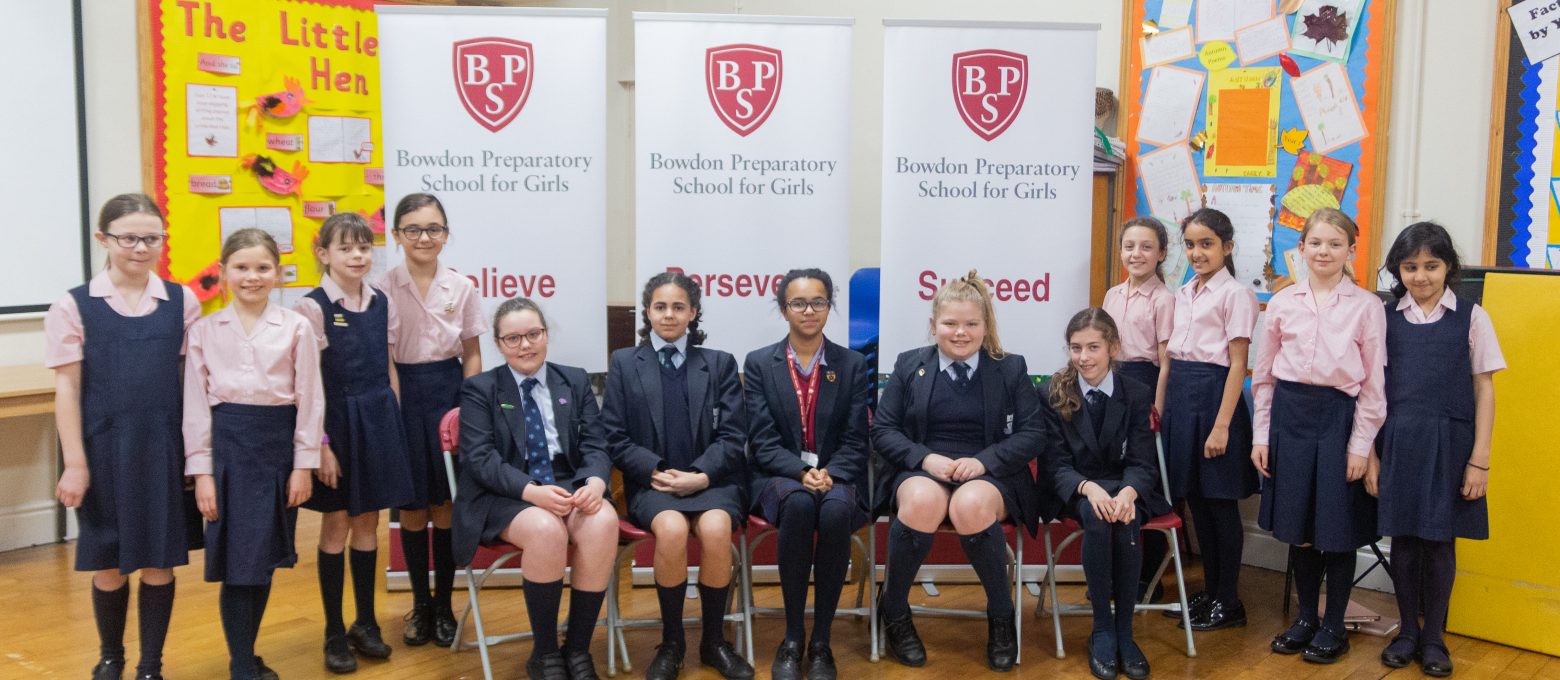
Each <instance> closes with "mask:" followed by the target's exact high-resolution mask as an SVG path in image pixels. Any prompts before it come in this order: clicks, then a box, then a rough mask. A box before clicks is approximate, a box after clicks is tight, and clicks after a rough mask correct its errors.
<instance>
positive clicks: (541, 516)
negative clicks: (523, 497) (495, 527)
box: [509, 508, 569, 552]
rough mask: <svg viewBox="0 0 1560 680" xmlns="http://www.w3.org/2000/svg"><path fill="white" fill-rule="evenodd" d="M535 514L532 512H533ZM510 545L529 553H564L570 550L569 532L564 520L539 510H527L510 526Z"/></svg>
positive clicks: (516, 517) (517, 516) (516, 516)
mask: <svg viewBox="0 0 1560 680" xmlns="http://www.w3.org/2000/svg"><path fill="white" fill-rule="evenodd" d="M533 510H534V511H535V512H532V511H533ZM509 537H510V539H511V540H510V543H512V544H514V545H515V547H518V548H522V549H525V550H527V551H536V550H544V551H553V550H556V551H559V552H561V551H563V550H565V549H566V548H568V543H569V531H568V528H567V527H565V526H564V525H563V520H561V519H559V518H558V516H557V515H554V514H552V513H550V512H547V511H545V510H541V509H539V508H527V509H526V510H525V511H523V512H521V513H520V514H518V515H515V519H514V521H513V522H510V524H509Z"/></svg>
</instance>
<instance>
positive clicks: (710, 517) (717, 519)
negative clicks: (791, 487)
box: [699, 494, 794, 545]
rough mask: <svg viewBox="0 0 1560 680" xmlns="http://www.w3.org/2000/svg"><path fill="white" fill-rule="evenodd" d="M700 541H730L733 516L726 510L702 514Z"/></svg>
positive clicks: (710, 542) (706, 542)
mask: <svg viewBox="0 0 1560 680" xmlns="http://www.w3.org/2000/svg"><path fill="white" fill-rule="evenodd" d="M793 495H794V494H793ZM699 540H700V542H702V543H704V544H706V545H708V544H714V543H718V542H721V541H730V540H731V515H730V514H727V513H726V512H725V511H724V510H709V511H707V512H704V513H702V514H700V515H699Z"/></svg>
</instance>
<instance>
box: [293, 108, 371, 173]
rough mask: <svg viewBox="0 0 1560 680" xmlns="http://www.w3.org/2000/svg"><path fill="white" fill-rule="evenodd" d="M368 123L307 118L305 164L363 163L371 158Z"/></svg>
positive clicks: (339, 119) (365, 121)
mask: <svg viewBox="0 0 1560 680" xmlns="http://www.w3.org/2000/svg"><path fill="white" fill-rule="evenodd" d="M370 133H371V129H370V125H369V119H367V118H353V117H346V116H309V162H311V163H367V162H369V161H370V160H372V159H373V156H374V142H373V137H372V136H371V134H370Z"/></svg>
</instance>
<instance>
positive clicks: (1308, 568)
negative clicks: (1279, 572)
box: [1289, 547, 1325, 625]
mask: <svg viewBox="0 0 1560 680" xmlns="http://www.w3.org/2000/svg"><path fill="white" fill-rule="evenodd" d="M1289 551H1290V552H1289V554H1290V560H1291V562H1290V563H1291V565H1292V566H1293V567H1294V571H1295V595H1296V598H1297V599H1298V601H1299V606H1298V608H1297V611H1298V614H1299V618H1300V620H1301V621H1304V622H1306V623H1309V624H1312V625H1316V624H1318V623H1321V619H1320V617H1319V616H1318V614H1317V604H1318V603H1319V602H1321V598H1322V575H1323V572H1324V571H1325V566H1324V562H1323V558H1322V553H1321V551H1319V550H1317V549H1315V548H1301V547H1293V548H1290V549H1289Z"/></svg>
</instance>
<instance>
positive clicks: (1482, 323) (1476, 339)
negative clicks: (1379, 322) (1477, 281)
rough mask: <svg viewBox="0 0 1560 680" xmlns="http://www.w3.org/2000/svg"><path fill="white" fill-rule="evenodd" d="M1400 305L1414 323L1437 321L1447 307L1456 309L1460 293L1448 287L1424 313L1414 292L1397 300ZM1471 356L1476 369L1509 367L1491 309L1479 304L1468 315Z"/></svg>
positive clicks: (1487, 369) (1398, 306)
mask: <svg viewBox="0 0 1560 680" xmlns="http://www.w3.org/2000/svg"><path fill="white" fill-rule="evenodd" d="M1397 308H1398V309H1399V310H1400V311H1402V312H1403V317H1404V318H1405V319H1407V320H1408V322H1409V323H1411V324H1426V323H1435V322H1437V321H1440V320H1441V317H1442V316H1444V315H1445V314H1446V312H1447V310H1451V311H1454V312H1455V311H1457V295H1456V294H1454V293H1452V289H1450V288H1447V289H1446V290H1445V291H1444V292H1442V293H1441V299H1440V301H1438V302H1437V303H1436V305H1435V309H1434V310H1433V311H1431V312H1430V316H1425V313H1424V310H1422V309H1420V308H1419V305H1417V304H1414V296H1412V295H1404V296H1403V297H1402V298H1401V299H1399V300H1398V304H1397ZM1468 358H1469V359H1470V360H1472V362H1473V372H1474V374H1475V375H1478V374H1480V373H1493V372H1495V371H1500V370H1504V369H1505V368H1506V356H1505V355H1504V354H1502V353H1501V351H1500V341H1499V340H1498V339H1496V337H1495V324H1494V323H1493V322H1491V321H1490V314H1489V312H1486V311H1484V308H1483V307H1481V306H1479V305H1474V306H1473V311H1472V312H1469V319H1468Z"/></svg>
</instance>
